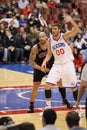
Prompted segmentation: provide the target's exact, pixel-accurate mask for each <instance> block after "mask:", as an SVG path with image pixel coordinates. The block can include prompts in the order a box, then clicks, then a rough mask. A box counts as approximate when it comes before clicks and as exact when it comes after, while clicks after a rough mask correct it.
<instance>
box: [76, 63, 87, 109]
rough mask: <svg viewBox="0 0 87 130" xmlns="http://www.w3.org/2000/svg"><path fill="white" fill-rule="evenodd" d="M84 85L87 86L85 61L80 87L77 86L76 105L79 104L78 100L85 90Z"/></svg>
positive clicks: (86, 65) (86, 64)
mask: <svg viewBox="0 0 87 130" xmlns="http://www.w3.org/2000/svg"><path fill="white" fill-rule="evenodd" d="M86 87H87V63H85V64H84V66H83V68H82V72H81V82H80V87H79V91H78V97H77V102H76V107H78V106H79V103H80V100H81V98H82V96H83V94H84V92H85V89H86Z"/></svg>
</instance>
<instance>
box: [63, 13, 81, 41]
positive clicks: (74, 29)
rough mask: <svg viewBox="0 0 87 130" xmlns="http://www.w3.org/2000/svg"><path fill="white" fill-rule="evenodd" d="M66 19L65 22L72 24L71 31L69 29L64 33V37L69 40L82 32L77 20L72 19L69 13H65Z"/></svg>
mask: <svg viewBox="0 0 87 130" xmlns="http://www.w3.org/2000/svg"><path fill="white" fill-rule="evenodd" d="M63 16H64V21H65V23H70V24H71V25H72V29H71V30H70V31H67V32H66V33H65V34H64V38H65V40H66V41H68V40H69V38H71V37H73V36H74V35H76V34H77V33H79V32H80V29H79V27H78V25H77V24H76V22H75V21H74V20H73V19H72V17H71V16H70V15H68V14H64V15H63Z"/></svg>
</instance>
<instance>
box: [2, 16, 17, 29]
mask: <svg viewBox="0 0 87 130" xmlns="http://www.w3.org/2000/svg"><path fill="white" fill-rule="evenodd" d="M12 20H13V21H14V27H16V28H18V27H19V23H18V20H17V18H16V16H15V14H12V16H11V18H2V19H1V20H0V22H6V23H8V27H9V25H10V22H11V21H12Z"/></svg>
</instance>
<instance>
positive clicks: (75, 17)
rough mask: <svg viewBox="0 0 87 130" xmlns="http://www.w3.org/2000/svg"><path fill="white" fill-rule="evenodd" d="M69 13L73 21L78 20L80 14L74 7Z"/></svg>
mask: <svg viewBox="0 0 87 130" xmlns="http://www.w3.org/2000/svg"><path fill="white" fill-rule="evenodd" d="M70 15H71V17H72V18H73V19H74V20H75V21H80V15H79V13H78V11H77V10H76V9H75V8H74V9H73V11H72V13H71V14H70Z"/></svg>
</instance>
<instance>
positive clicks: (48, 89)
mask: <svg viewBox="0 0 87 130" xmlns="http://www.w3.org/2000/svg"><path fill="white" fill-rule="evenodd" d="M45 97H46V108H51V84H49V83H46V85H45Z"/></svg>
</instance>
